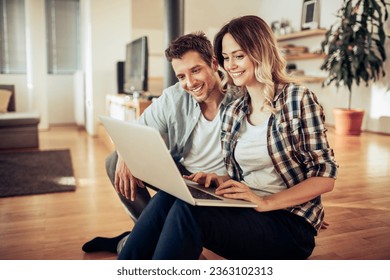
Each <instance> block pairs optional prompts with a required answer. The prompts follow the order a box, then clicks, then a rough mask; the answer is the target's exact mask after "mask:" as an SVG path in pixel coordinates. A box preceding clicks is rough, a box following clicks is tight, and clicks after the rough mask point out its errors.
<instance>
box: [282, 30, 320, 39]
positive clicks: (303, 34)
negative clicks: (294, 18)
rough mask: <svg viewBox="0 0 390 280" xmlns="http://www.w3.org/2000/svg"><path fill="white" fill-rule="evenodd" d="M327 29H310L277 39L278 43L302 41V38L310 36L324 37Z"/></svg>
mask: <svg viewBox="0 0 390 280" xmlns="http://www.w3.org/2000/svg"><path fill="white" fill-rule="evenodd" d="M326 31H327V30H326V29H309V30H304V31H300V32H294V33H290V34H286V35H281V36H278V37H276V39H277V41H278V42H283V41H287V40H292V39H300V38H305V37H310V36H317V35H324V34H325V33H326Z"/></svg>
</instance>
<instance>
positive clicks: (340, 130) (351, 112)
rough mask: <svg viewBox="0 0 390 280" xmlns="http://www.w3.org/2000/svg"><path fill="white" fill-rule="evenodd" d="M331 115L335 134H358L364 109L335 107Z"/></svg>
mask: <svg viewBox="0 0 390 280" xmlns="http://www.w3.org/2000/svg"><path fill="white" fill-rule="evenodd" d="M333 116H334V123H335V128H336V131H335V132H336V134H339V135H360V132H361V127H362V123H363V117H364V110H360V109H342V108H335V109H333Z"/></svg>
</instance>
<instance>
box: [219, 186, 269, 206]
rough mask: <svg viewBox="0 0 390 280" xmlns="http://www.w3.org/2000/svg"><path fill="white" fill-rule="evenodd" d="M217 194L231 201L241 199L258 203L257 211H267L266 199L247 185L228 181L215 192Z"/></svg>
mask: <svg viewBox="0 0 390 280" xmlns="http://www.w3.org/2000/svg"><path fill="white" fill-rule="evenodd" d="M215 194H217V195H221V196H223V197H226V198H231V199H241V200H246V201H249V202H253V203H256V204H257V205H258V206H257V207H256V208H255V210H256V211H259V212H260V211H265V209H264V206H265V205H264V204H265V203H264V199H263V198H262V197H260V196H258V195H257V194H255V193H254V192H253V190H252V189H250V188H249V187H248V186H247V185H245V184H244V183H241V182H237V181H235V180H228V181H226V182H224V183H223V184H220V185H219V187H218V188H217V189H216V190H215Z"/></svg>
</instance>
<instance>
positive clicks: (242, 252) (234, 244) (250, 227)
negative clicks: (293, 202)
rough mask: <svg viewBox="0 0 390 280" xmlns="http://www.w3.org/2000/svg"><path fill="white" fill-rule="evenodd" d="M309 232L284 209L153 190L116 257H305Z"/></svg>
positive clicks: (307, 226) (310, 240)
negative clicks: (198, 201) (192, 201)
mask: <svg viewBox="0 0 390 280" xmlns="http://www.w3.org/2000/svg"><path fill="white" fill-rule="evenodd" d="M314 236H315V230H314V229H313V228H312V226H311V225H310V224H309V223H308V222H306V221H305V220H304V219H303V218H301V217H299V216H296V215H294V214H292V213H290V212H288V211H285V210H278V211H270V212H256V211H255V210H253V209H251V208H234V207H204V206H202V207H200V206H192V205H189V204H188V203H186V202H183V201H182V200H180V199H176V198H175V197H173V196H171V195H169V194H167V193H165V192H162V191H159V192H158V193H157V194H156V195H155V196H154V197H153V198H152V200H151V201H150V203H149V204H148V206H147V207H146V208H145V210H144V211H143V212H142V214H141V216H140V218H139V220H138V222H137V223H136V225H135V227H134V229H133V231H132V233H131V234H130V236H129V238H128V240H127V241H126V244H125V246H124V247H123V249H122V251H121V253H120V255H119V257H118V259H133V260H143V259H170V260H174V259H182V260H188V259H199V256H200V254H201V252H202V249H203V247H205V248H207V249H209V250H211V251H213V252H215V253H217V254H219V255H220V256H222V257H224V258H227V259H306V258H307V257H309V256H310V254H311V253H312V251H313V249H314V246H315V242H314Z"/></svg>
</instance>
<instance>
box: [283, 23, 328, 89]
mask: <svg viewBox="0 0 390 280" xmlns="http://www.w3.org/2000/svg"><path fill="white" fill-rule="evenodd" d="M325 33H326V30H325V29H314V30H304V31H300V32H295V33H290V34H286V35H282V36H278V37H277V41H278V43H279V44H280V45H282V44H285V43H286V44H288V42H289V41H297V40H301V39H306V38H311V37H319V36H323V35H325ZM318 45H320V40H318ZM319 47H320V46H319ZM324 57H325V55H324V54H323V53H321V52H305V53H298V54H286V55H285V59H286V60H287V61H301V60H314V59H323V58H324ZM313 63H316V62H315V61H313ZM304 70H305V69H304ZM295 78H297V80H298V81H300V82H302V83H321V82H323V81H324V80H325V78H324V77H320V76H310V75H302V76H296V77H295Z"/></svg>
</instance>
